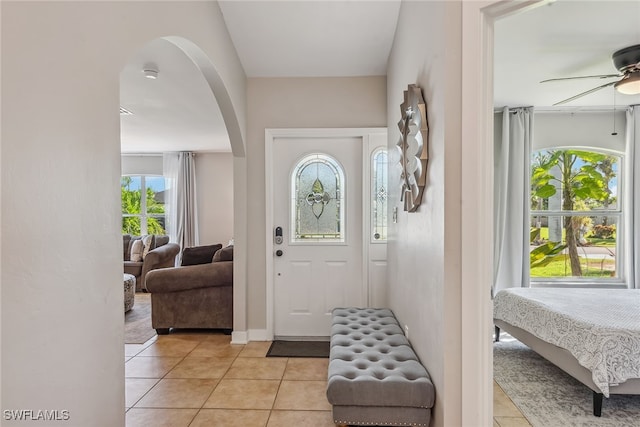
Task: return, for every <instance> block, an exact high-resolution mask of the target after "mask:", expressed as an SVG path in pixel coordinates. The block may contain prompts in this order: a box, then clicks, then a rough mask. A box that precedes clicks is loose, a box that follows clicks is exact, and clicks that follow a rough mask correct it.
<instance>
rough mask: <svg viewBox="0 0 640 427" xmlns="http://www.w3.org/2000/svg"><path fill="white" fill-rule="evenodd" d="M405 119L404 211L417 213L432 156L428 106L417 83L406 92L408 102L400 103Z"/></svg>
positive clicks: (402, 127)
mask: <svg viewBox="0 0 640 427" xmlns="http://www.w3.org/2000/svg"><path fill="white" fill-rule="evenodd" d="M400 112H401V113H402V118H401V119H400V121H399V122H398V128H399V129H400V134H401V137H400V140H399V141H398V144H397V146H398V150H399V151H400V166H401V168H402V173H401V175H400V178H401V180H402V188H401V190H400V200H401V201H404V210H405V211H407V212H415V211H416V210H418V207H419V206H420V203H421V202H422V194H423V193H424V188H425V186H426V184H427V160H428V159H429V144H428V137H429V127H428V126H427V107H426V105H425V102H424V98H423V97H422V91H421V90H420V88H419V87H418V86H417V85H413V84H411V85H409V87H408V89H407V90H405V91H404V102H403V103H402V104H401V105H400Z"/></svg>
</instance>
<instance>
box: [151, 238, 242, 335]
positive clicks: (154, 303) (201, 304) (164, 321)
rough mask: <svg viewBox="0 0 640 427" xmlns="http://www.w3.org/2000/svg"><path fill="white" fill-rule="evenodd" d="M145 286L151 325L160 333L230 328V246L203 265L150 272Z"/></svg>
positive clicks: (231, 318)
mask: <svg viewBox="0 0 640 427" xmlns="http://www.w3.org/2000/svg"><path fill="white" fill-rule="evenodd" d="M209 259H211V258H209ZM146 287H147V290H148V291H149V292H151V326H152V327H153V328H154V329H156V331H157V332H158V334H160V335H162V334H168V333H169V330H170V329H171V328H188V329H191V328H198V329H223V330H225V332H227V333H229V332H230V331H231V330H232V329H233V246H227V247H226V248H222V249H220V250H218V251H217V252H216V253H215V255H214V256H213V260H212V261H211V262H207V263H205V264H198V265H188V266H181V267H175V268H163V269H161V270H153V271H150V272H149V273H148V274H147V277H146Z"/></svg>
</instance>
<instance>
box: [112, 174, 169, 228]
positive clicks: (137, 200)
mask: <svg viewBox="0 0 640 427" xmlns="http://www.w3.org/2000/svg"><path fill="white" fill-rule="evenodd" d="M120 189H121V196H122V233H123V234H132V235H135V236H142V235H145V234H167V233H166V227H165V224H166V217H165V205H164V197H165V180H164V177H162V176H152V175H135V176H134V175H125V176H123V177H122V178H121V180H120ZM141 189H144V194H145V197H142V193H143V191H141Z"/></svg>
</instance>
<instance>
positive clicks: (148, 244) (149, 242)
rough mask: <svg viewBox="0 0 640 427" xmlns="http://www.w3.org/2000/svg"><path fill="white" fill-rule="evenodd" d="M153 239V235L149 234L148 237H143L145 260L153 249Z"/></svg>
mask: <svg viewBox="0 0 640 427" xmlns="http://www.w3.org/2000/svg"><path fill="white" fill-rule="evenodd" d="M153 237H154V236H153V234H149V235H148V236H142V245H143V249H142V259H145V258H146V257H147V254H148V253H149V251H150V250H152V249H153V244H154V240H153Z"/></svg>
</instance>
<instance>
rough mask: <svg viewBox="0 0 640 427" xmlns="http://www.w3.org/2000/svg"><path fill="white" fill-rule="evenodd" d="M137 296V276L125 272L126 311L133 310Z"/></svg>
mask: <svg viewBox="0 0 640 427" xmlns="http://www.w3.org/2000/svg"><path fill="white" fill-rule="evenodd" d="M135 297H136V276H134V275H133V274H127V273H124V312H125V313H126V312H127V311H129V310H131V308H132V307H133V303H134V302H135Z"/></svg>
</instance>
